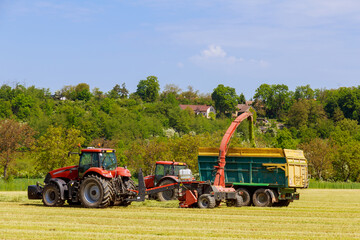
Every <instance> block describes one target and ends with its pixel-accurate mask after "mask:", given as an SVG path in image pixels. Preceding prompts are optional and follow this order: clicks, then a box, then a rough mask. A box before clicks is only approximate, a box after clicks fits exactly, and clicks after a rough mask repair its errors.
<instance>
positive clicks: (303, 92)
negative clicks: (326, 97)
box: [294, 85, 315, 100]
mask: <svg viewBox="0 0 360 240" xmlns="http://www.w3.org/2000/svg"><path fill="white" fill-rule="evenodd" d="M314 97H315V92H314V90H312V89H311V87H310V85H306V86H299V87H296V89H295V94H294V98H295V100H301V99H314Z"/></svg>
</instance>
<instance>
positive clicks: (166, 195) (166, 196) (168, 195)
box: [156, 179, 179, 202]
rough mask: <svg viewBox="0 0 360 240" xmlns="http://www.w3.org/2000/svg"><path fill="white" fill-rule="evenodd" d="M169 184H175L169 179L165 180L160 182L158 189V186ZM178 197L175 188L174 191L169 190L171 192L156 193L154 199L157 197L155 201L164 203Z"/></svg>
mask: <svg viewBox="0 0 360 240" xmlns="http://www.w3.org/2000/svg"><path fill="white" fill-rule="evenodd" d="M171 183H175V181H173V180H170V179H166V180H164V181H162V182H161V183H160V184H159V185H158V186H159V187H160V186H163V185H167V184H171ZM178 195H179V190H178V189H177V188H174V189H171V190H166V191H163V192H158V193H157V195H156V197H157V200H159V201H161V202H165V201H170V200H175V199H177V198H178Z"/></svg>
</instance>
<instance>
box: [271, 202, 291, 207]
mask: <svg viewBox="0 0 360 240" xmlns="http://www.w3.org/2000/svg"><path fill="white" fill-rule="evenodd" d="M289 204H290V200H279V201H278V202H276V203H273V205H272V206H273V207H287V206H289Z"/></svg>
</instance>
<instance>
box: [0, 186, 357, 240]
mask: <svg viewBox="0 0 360 240" xmlns="http://www.w3.org/2000/svg"><path fill="white" fill-rule="evenodd" d="M359 199H360V190H328V189H307V190H303V191H301V199H300V200H299V201H295V202H294V203H291V204H290V206H289V207H287V208H257V207H242V208H228V207H226V205H225V204H222V206H221V207H220V208H215V209H181V208H178V202H177V201H171V202H166V203H161V202H156V201H147V202H142V203H133V204H132V205H131V206H129V207H126V208H125V207H112V208H106V209H86V208H81V207H70V206H68V205H65V206H64V207H61V208H49V207H44V206H43V205H42V203H41V201H40V200H27V199H26V192H0V214H1V216H2V217H1V218H0V239H358V238H360V228H359V226H360V200H359ZM223 205H224V206H223Z"/></svg>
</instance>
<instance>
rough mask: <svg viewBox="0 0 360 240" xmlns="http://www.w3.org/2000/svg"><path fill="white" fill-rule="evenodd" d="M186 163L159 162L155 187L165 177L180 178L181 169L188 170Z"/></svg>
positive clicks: (156, 169) (157, 163)
mask: <svg viewBox="0 0 360 240" xmlns="http://www.w3.org/2000/svg"><path fill="white" fill-rule="evenodd" d="M186 168H187V166H186V163H181V162H170V161H158V162H156V168H155V180H154V182H155V185H156V184H157V183H158V182H159V181H160V179H162V178H163V177H164V176H179V171H180V169H186Z"/></svg>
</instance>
